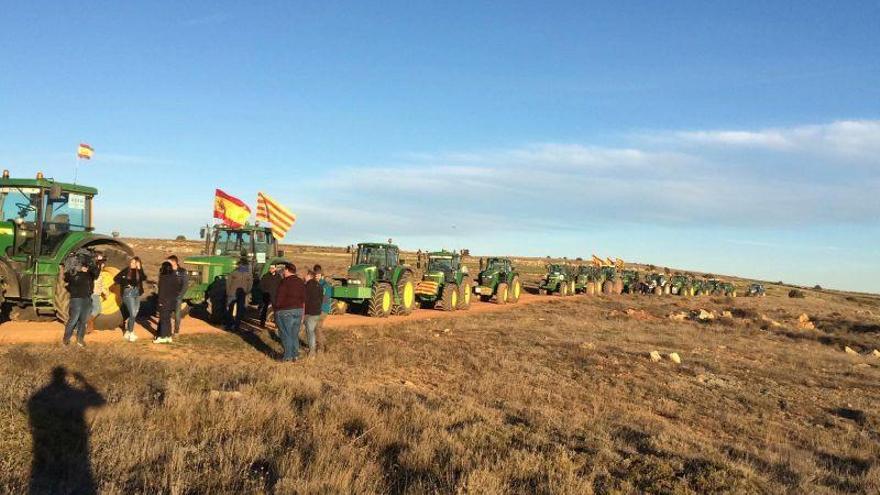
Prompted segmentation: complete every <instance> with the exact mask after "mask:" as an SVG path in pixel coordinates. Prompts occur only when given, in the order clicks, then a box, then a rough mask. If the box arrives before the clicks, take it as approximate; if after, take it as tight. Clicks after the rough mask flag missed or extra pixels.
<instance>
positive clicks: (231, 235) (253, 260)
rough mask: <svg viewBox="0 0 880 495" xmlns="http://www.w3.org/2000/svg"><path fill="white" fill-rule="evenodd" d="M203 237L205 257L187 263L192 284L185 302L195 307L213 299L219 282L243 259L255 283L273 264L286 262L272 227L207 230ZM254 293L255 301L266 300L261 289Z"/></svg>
mask: <svg viewBox="0 0 880 495" xmlns="http://www.w3.org/2000/svg"><path fill="white" fill-rule="evenodd" d="M201 236H202V238H203V239H204V240H205V246H204V249H203V253H202V255H201V256H190V257H188V258H186V259H185V260H184V264H185V265H186V266H187V269H188V270H189V284H190V285H189V287H188V288H187V290H186V294H185V295H184V299H185V300H186V301H187V302H189V303H191V304H194V305H198V304H202V303H203V302H205V301H206V300H207V299H209V297H208V293H209V292H211V293H213V292H214V289H215V288H216V287H215V285H214V284H215V282H219V281H222V280H225V277H226V276H227V275H229V274H230V273H232V271H233V270H235V269H236V267H237V266H238V264H239V262H240V261H242V260H247V263H248V265H249V266H250V268H251V272H252V275H253V277H254V280H255V281H256V280H259V279H260V277H262V275H263V274H264V273H266V272H267V271H268V270H269V265H273V264H278V263H281V262H283V261H284V259H283V258H284V252H283V251H281V250H280V249H278V242H277V241H276V240H275V237H274V236H273V235H272V229H271V228H269V227H263V226H260V225H245V226H243V227H238V228H235V227H227V226H215V227H205V228H203V229H202V230H201ZM221 287H222V285H221ZM255 289H258V287H255ZM251 294H252V297H254V298H255V300H258V299H257V298H259V297H262V295H261V293H259V291H258V290H254V291H253V292H252V293H251Z"/></svg>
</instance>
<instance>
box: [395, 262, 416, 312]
mask: <svg viewBox="0 0 880 495" xmlns="http://www.w3.org/2000/svg"><path fill="white" fill-rule="evenodd" d="M396 292H397V293H396V294H395V295H396V296H397V297H395V299H396V300H397V302H396V303H395V304H394V308H393V311H394V314H396V315H403V316H406V315H408V314H410V313H412V311H413V308H415V305H416V288H415V285H413V281H412V276H411V275H410V273H409V272H404V273H402V274H401V275H400V279H398V280H397V291H396Z"/></svg>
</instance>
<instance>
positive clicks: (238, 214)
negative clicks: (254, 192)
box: [214, 189, 251, 228]
mask: <svg viewBox="0 0 880 495" xmlns="http://www.w3.org/2000/svg"><path fill="white" fill-rule="evenodd" d="M250 216H251V209H250V208H249V207H248V205H246V204H245V202H244V201H242V200H240V199H238V198H236V197H234V196H230V195H228V194H226V193H225V192H223V191H221V190H220V189H217V190H216V192H215V193H214V218H216V219H217V220H220V221H222V222H223V224H224V225H228V226H230V227H233V228H239V227H241V226H243V225H244V224H245V223H247V220H248V218H249V217H250Z"/></svg>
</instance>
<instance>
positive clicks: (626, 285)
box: [619, 269, 641, 294]
mask: <svg viewBox="0 0 880 495" xmlns="http://www.w3.org/2000/svg"><path fill="white" fill-rule="evenodd" d="M619 278H620V281H621V282H622V283H623V292H625V293H627V294H637V293H639V292H640V289H641V275H640V274H639V271H638V270H631V269H630V270H621V271H620V274H619Z"/></svg>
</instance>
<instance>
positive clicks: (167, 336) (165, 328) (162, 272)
mask: <svg viewBox="0 0 880 495" xmlns="http://www.w3.org/2000/svg"><path fill="white" fill-rule="evenodd" d="M182 289H183V287H182V286H181V284H180V277H178V276H177V273H176V270H174V268H173V267H172V266H171V263H169V262H168V261H165V262H163V263H162V266H161V267H160V268H159V298H158V299H159V336H158V337H156V339H155V340H153V343H154V344H170V343H171V342H172V340H171V333H172V332H173V331H174V327H173V324H172V321H171V320H172V319H173V317H174V311H175V310H174V307H175V306H174V305H175V304H177V298H178V297H179V296H180V292H181V290H182Z"/></svg>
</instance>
